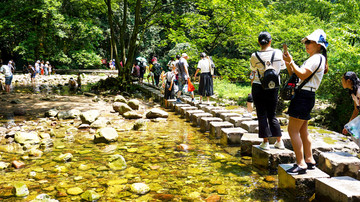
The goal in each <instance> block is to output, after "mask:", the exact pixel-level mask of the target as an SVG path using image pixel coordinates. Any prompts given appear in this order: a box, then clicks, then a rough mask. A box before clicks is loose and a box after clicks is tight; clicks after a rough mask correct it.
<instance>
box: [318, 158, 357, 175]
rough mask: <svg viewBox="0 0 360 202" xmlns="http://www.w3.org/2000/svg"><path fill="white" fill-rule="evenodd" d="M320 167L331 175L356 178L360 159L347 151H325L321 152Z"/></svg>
mask: <svg viewBox="0 0 360 202" xmlns="http://www.w3.org/2000/svg"><path fill="white" fill-rule="evenodd" d="M318 167H319V168H320V169H321V170H322V171H324V172H325V173H327V174H329V175H330V176H331V177H334V176H350V177H353V178H356V177H357V175H358V171H359V170H360V159H359V158H357V157H356V156H353V155H351V154H349V153H345V152H323V153H320V156H319V162H318Z"/></svg>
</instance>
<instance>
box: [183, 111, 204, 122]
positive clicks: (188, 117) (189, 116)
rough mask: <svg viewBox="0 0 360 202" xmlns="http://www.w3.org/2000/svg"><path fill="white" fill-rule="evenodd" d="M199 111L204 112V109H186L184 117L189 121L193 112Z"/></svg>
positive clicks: (198, 112) (197, 112)
mask: <svg viewBox="0 0 360 202" xmlns="http://www.w3.org/2000/svg"><path fill="white" fill-rule="evenodd" d="M200 113H204V111H203V110H199V109H197V110H187V111H186V113H185V119H186V121H191V116H192V115H193V114H200Z"/></svg>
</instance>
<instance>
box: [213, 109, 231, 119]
mask: <svg viewBox="0 0 360 202" xmlns="http://www.w3.org/2000/svg"><path fill="white" fill-rule="evenodd" d="M222 113H231V111H230V110H226V109H215V110H211V114H212V115H213V116H215V117H219V118H220V114H222Z"/></svg>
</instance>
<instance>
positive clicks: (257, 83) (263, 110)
mask: <svg viewBox="0 0 360 202" xmlns="http://www.w3.org/2000/svg"><path fill="white" fill-rule="evenodd" d="M271 42H272V38H271V35H270V34H269V33H268V32H261V33H260V34H259V37H258V43H259V45H260V51H258V52H255V53H253V54H252V55H251V58H250V69H251V71H255V72H257V74H255V78H254V81H253V83H252V88H251V95H252V97H253V100H254V104H255V107H256V114H257V117H258V123H259V138H263V142H262V143H261V144H260V148H261V149H264V150H268V149H270V145H269V137H276V143H275V145H274V147H275V148H277V149H285V147H284V143H283V141H282V139H281V136H282V134H281V129H280V124H279V121H278V120H277V118H276V117H275V115H276V106H277V102H278V91H279V88H278V87H276V88H272V89H265V88H264V87H263V85H262V83H261V80H260V79H261V78H263V77H264V72H265V66H264V65H263V63H262V62H261V61H270V60H272V61H273V64H272V66H273V68H274V70H275V71H276V73H277V75H279V72H280V70H281V69H285V64H284V61H283V59H282V52H281V50H279V49H273V48H272V47H271ZM259 58H260V59H259ZM260 60H261V61H260ZM277 79H279V81H280V78H279V76H278V78H277Z"/></svg>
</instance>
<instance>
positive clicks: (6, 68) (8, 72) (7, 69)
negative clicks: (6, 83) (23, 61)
mask: <svg viewBox="0 0 360 202" xmlns="http://www.w3.org/2000/svg"><path fill="white" fill-rule="evenodd" d="M0 72H2V73H3V74H5V77H9V76H12V75H13V74H12V72H11V68H10V67H9V66H8V65H3V66H1V69H0Z"/></svg>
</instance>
